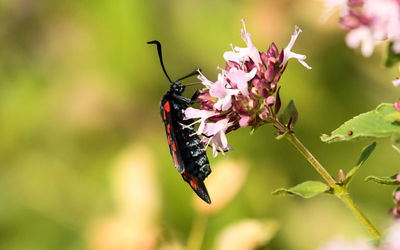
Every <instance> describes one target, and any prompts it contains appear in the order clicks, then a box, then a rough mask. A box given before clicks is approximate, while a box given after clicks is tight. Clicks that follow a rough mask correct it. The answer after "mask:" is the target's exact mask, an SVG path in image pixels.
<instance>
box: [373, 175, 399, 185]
mask: <svg viewBox="0 0 400 250" xmlns="http://www.w3.org/2000/svg"><path fill="white" fill-rule="evenodd" d="M396 177H397V174H395V175H393V176H390V177H377V176H368V177H366V178H365V181H373V182H375V183H378V184H384V185H399V184H400V182H399V181H398V180H397V178H396Z"/></svg>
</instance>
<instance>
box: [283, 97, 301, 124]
mask: <svg viewBox="0 0 400 250" xmlns="http://www.w3.org/2000/svg"><path fill="white" fill-rule="evenodd" d="M298 116H299V113H298V112H297V109H296V105H295V104H294V101H293V100H290V102H289V104H288V105H287V106H286V108H285V110H283V112H282V114H281V115H280V116H279V121H280V122H281V123H282V124H284V125H285V126H287V127H289V129H292V128H293V127H294V124H295V123H296V121H297V118H298Z"/></svg>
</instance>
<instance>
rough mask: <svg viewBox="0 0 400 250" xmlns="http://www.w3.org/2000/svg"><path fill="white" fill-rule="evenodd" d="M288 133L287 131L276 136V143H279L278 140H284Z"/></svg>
mask: <svg viewBox="0 0 400 250" xmlns="http://www.w3.org/2000/svg"><path fill="white" fill-rule="evenodd" d="M288 133H290V132H289V131H286V132H285V133H283V134H280V135H277V136H276V137H275V139H277V140H278V141H279V140H282V139H283V138H285V137H286V136H287V134H288Z"/></svg>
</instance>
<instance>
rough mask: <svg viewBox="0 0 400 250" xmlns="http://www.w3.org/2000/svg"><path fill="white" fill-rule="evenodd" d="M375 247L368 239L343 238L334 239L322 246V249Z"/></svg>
mask: <svg viewBox="0 0 400 250" xmlns="http://www.w3.org/2000/svg"><path fill="white" fill-rule="evenodd" d="M374 249H375V248H374V247H373V245H372V244H371V243H369V242H368V241H367V240H357V241H354V242H349V241H346V240H343V239H334V240H331V241H329V242H327V243H325V245H324V246H322V247H321V248H320V250H374Z"/></svg>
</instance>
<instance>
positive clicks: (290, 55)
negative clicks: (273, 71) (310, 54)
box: [281, 25, 311, 69]
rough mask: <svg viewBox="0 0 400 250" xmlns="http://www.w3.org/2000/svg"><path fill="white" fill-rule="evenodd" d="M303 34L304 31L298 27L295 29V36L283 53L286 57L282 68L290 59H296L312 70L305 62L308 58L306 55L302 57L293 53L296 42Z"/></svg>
mask: <svg viewBox="0 0 400 250" xmlns="http://www.w3.org/2000/svg"><path fill="white" fill-rule="evenodd" d="M301 32H303V31H302V30H301V29H300V28H299V27H298V26H297V25H296V26H295V29H294V34H293V35H292V38H291V39H290V42H289V44H288V46H286V48H285V49H284V52H283V56H284V57H283V61H282V63H281V66H284V65H285V64H286V63H287V62H288V61H289V59H291V58H294V59H296V60H297V61H299V63H301V64H302V65H303V66H304V67H306V68H307V69H311V67H310V66H308V64H307V63H306V62H305V61H304V60H305V59H306V58H307V57H306V56H305V55H300V54H297V53H294V52H292V51H291V50H292V48H293V45H294V43H295V42H296V39H297V37H298V36H299V34H300V33H301Z"/></svg>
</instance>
